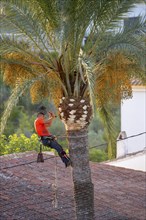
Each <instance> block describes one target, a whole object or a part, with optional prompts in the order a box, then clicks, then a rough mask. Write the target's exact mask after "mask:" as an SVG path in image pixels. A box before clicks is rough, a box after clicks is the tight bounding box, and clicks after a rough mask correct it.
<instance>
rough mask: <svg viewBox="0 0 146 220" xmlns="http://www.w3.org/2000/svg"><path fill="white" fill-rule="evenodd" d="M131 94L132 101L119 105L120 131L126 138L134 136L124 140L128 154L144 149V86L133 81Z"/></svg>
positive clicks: (145, 99)
mask: <svg viewBox="0 0 146 220" xmlns="http://www.w3.org/2000/svg"><path fill="white" fill-rule="evenodd" d="M132 92H133V97H132V99H128V100H124V101H122V103H121V131H125V132H126V135H127V137H129V136H133V135H134V136H135V137H132V138H128V139H126V140H125V141H126V145H127V149H125V150H126V151H127V153H128V154H130V153H134V152H138V151H142V150H144V148H145V147H146V86H143V85H141V83H140V82H139V81H138V80H134V81H133V82H132ZM136 135H138V136H136Z"/></svg>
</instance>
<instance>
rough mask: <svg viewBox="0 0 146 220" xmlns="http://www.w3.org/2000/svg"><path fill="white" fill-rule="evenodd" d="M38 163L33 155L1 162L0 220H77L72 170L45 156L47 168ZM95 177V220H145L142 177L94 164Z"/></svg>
mask: <svg viewBox="0 0 146 220" xmlns="http://www.w3.org/2000/svg"><path fill="white" fill-rule="evenodd" d="M36 158H37V154H36V153H35V152H29V153H22V154H17V155H9V156H2V157H1V159H0V164H1V173H0V184H1V187H0V189H1V191H0V192H1V196H0V200H1V202H0V203H1V218H0V219H1V220H14V219H15V220H17V219H24V220H68V219H71V220H75V207H74V200H73V183H72V178H71V168H64V165H63V164H62V162H61V160H60V158H58V157H57V160H56V159H55V158H54V157H53V156H49V155H45V154H44V158H45V159H46V160H45V162H44V163H36ZM47 158H48V159H47ZM56 161H57V179H56V181H57V182H56V183H57V188H56V191H55V187H54V184H55V164H56ZM25 163H27V164H25ZM24 164H25V165H24ZM8 167H9V168H8ZM10 167H11V168H10ZM91 171H92V180H93V183H94V190H95V195H94V197H95V220H144V219H146V212H145V206H146V203H145V196H146V191H145V189H146V188H145V187H146V185H145V180H146V179H145V178H146V176H145V173H144V172H140V171H134V170H129V169H124V168H118V167H114V166H109V165H106V164H99V163H92V162H91ZM55 196H57V200H55ZM55 201H56V207H55V206H54V205H55Z"/></svg>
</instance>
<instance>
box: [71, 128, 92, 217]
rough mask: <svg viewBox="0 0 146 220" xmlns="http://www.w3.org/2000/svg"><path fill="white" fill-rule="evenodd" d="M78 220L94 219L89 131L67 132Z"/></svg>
mask: <svg viewBox="0 0 146 220" xmlns="http://www.w3.org/2000/svg"><path fill="white" fill-rule="evenodd" d="M67 135H68V141H69V151H70V158H71V161H72V167H73V169H72V176H73V182H74V198H75V206H76V217H77V220H93V219H94V187H93V184H92V181H91V171H90V166H89V156H88V136H87V129H82V130H78V131H67Z"/></svg>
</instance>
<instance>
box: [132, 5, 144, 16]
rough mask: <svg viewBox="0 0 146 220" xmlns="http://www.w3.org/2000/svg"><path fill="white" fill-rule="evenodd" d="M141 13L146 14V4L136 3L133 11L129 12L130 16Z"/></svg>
mask: <svg viewBox="0 0 146 220" xmlns="http://www.w3.org/2000/svg"><path fill="white" fill-rule="evenodd" d="M139 14H142V15H146V4H136V5H135V7H134V8H133V9H131V12H130V13H128V16H129V17H136V16H138V15H139Z"/></svg>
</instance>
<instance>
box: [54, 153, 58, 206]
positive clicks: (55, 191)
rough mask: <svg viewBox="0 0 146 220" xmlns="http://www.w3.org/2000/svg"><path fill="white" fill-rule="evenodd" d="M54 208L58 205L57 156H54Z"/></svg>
mask: <svg viewBox="0 0 146 220" xmlns="http://www.w3.org/2000/svg"><path fill="white" fill-rule="evenodd" d="M54 179H55V180H54V208H57V207H58V199H57V192H58V187H57V157H56V156H55V178H54Z"/></svg>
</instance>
